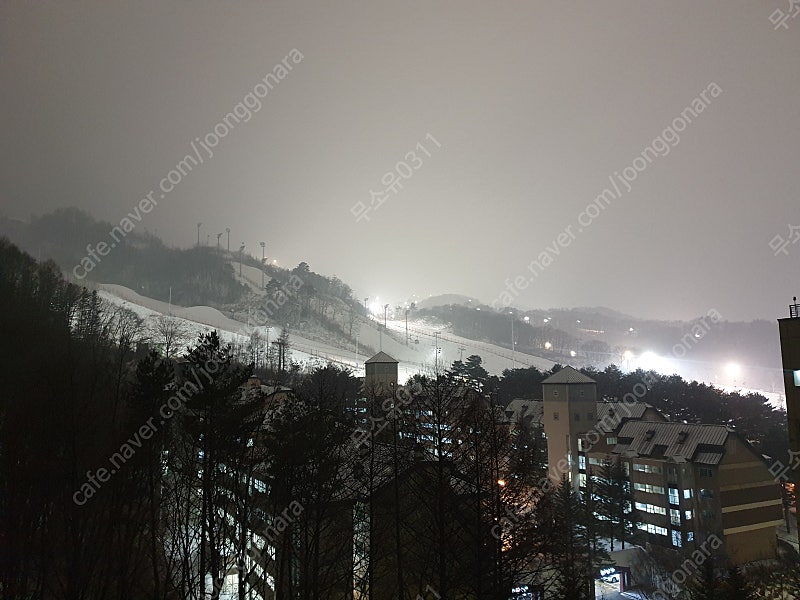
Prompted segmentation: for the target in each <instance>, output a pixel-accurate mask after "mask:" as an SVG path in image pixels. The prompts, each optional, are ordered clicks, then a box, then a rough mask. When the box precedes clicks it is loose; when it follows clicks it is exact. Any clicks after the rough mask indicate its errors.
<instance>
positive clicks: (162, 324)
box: [149, 315, 192, 358]
mask: <svg viewBox="0 0 800 600" xmlns="http://www.w3.org/2000/svg"><path fill="white" fill-rule="evenodd" d="M149 321H150V322H149V329H150V332H151V333H150V335H151V336H152V338H153V340H154V341H155V343H156V345H157V346H160V347H161V351H162V353H163V355H164V356H165V357H166V358H172V357H173V356H175V355H176V354H178V353H179V352H180V351H181V348H182V347H183V346H184V345H185V344H187V343H189V341H190V340H191V338H192V335H191V331H190V330H189V326H188V325H187V324H186V321H184V320H182V319H178V318H177V317H173V316H169V315H159V316H157V317H154V318H151V319H149Z"/></svg>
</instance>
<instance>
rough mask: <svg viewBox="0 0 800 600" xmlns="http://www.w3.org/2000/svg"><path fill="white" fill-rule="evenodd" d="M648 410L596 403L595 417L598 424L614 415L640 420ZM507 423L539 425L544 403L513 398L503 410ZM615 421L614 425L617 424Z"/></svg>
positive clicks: (634, 404)
mask: <svg viewBox="0 0 800 600" xmlns="http://www.w3.org/2000/svg"><path fill="white" fill-rule="evenodd" d="M648 408H651V406H650V405H649V404H647V403H646V402H598V403H597V409H596V413H595V414H596V415H597V420H598V422H599V421H601V420H602V419H604V418H605V417H606V416H608V415H616V416H617V417H618V419H619V421H621V420H622V419H641V418H642V417H643V416H644V413H645V412H646V411H647V409H648ZM505 412H506V418H507V419H508V421H509V422H512V423H516V422H518V421H519V420H520V419H523V420H525V421H527V422H531V423H535V424H541V422H542V417H543V416H544V402H543V401H542V400H527V399H525V398H514V399H513V400H512V401H511V402H509V403H508V406H506V409H505ZM619 421H615V423H617V422H619Z"/></svg>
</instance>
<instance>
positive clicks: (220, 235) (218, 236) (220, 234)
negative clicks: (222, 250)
mask: <svg viewBox="0 0 800 600" xmlns="http://www.w3.org/2000/svg"><path fill="white" fill-rule="evenodd" d="M221 237H222V233H221V232H220V233H218V234H217V250H219V238H221Z"/></svg>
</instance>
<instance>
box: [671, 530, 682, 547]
mask: <svg viewBox="0 0 800 600" xmlns="http://www.w3.org/2000/svg"><path fill="white" fill-rule="evenodd" d="M672 545H673V546H675V547H677V548H680V547H681V532H680V531H674V530H673V531H672Z"/></svg>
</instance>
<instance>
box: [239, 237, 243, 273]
mask: <svg viewBox="0 0 800 600" xmlns="http://www.w3.org/2000/svg"><path fill="white" fill-rule="evenodd" d="M243 257H244V242H242V245H241V247H240V248H239V277H241V276H242V258H243Z"/></svg>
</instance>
